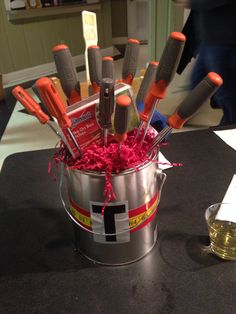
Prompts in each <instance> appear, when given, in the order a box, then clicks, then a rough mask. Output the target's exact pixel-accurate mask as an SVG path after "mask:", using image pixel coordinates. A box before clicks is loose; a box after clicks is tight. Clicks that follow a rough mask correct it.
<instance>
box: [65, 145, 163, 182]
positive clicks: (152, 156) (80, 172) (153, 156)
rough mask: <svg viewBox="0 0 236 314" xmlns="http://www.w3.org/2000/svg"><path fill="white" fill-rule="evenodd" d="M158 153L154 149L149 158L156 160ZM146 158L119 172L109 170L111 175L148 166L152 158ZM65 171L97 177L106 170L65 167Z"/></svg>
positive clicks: (103, 175) (136, 170)
mask: <svg viewBox="0 0 236 314" xmlns="http://www.w3.org/2000/svg"><path fill="white" fill-rule="evenodd" d="M158 155H159V149H157V150H155V151H154V152H153V153H152V155H151V156H150V157H149V158H150V159H153V160H158ZM150 159H147V160H145V161H144V162H143V163H141V164H140V165H137V166H136V167H135V168H134V167H132V168H128V169H125V170H122V171H119V172H111V174H110V175H111V176H112V177H116V176H123V175H128V174H131V173H134V172H138V171H140V170H142V169H144V168H146V167H148V166H149V165H150V164H152V163H154V162H153V160H150ZM65 170H66V171H67V172H74V173H79V174H84V175H90V176H97V177H105V176H106V172H105V171H102V172H97V171H92V170H80V169H72V168H65Z"/></svg>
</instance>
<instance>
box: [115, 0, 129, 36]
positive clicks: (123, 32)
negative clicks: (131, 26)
mask: <svg viewBox="0 0 236 314" xmlns="http://www.w3.org/2000/svg"><path fill="white" fill-rule="evenodd" d="M111 23H112V37H127V36H128V25H127V0H111Z"/></svg>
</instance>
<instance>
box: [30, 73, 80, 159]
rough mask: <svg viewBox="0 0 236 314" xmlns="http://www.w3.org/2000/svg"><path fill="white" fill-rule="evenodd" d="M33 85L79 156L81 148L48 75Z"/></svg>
mask: <svg viewBox="0 0 236 314" xmlns="http://www.w3.org/2000/svg"><path fill="white" fill-rule="evenodd" d="M35 85H36V87H37V89H38V91H39V93H40V96H41V97H42V99H43V102H44V103H45V105H46V106H47V108H48V111H49V112H50V114H51V115H52V116H53V117H55V118H56V119H57V121H58V124H59V126H60V127H61V128H62V129H66V130H67V132H68V135H69V137H70V138H71V140H72V142H73V143H74V145H75V147H76V149H77V151H78V153H79V156H82V151H81V148H80V146H79V144H78V143H77V141H76V139H75V137H74V134H73V132H72V131H71V129H70V128H71V120H70V118H69V117H68V115H67V113H66V109H65V106H64V104H63V101H62V99H61V98H60V95H59V94H58V92H57V90H56V89H55V87H54V85H53V84H52V82H51V80H50V79H49V78H48V77H42V78H40V79H38V80H37V81H36V83H35Z"/></svg>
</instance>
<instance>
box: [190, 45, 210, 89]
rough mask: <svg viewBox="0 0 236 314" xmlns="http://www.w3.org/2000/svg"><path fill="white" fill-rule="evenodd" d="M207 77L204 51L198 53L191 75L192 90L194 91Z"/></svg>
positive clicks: (200, 49) (200, 50)
mask: <svg viewBox="0 0 236 314" xmlns="http://www.w3.org/2000/svg"><path fill="white" fill-rule="evenodd" d="M206 75H207V72H206V66H205V55H204V49H202V48H201V47H200V48H199V51H198V56H197V60H196V62H195V64H194V67H193V69H192V72H191V75H190V89H191V90H192V89H193V88H194V87H195V86H196V85H197V84H198V83H200V81H201V80H202V79H203V78H204V77H205V76H206Z"/></svg>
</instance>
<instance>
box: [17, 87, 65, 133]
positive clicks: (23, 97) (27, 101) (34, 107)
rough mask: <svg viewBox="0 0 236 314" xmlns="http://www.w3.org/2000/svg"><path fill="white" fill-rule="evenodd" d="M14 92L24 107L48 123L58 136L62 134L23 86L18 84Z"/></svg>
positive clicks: (42, 122) (44, 122)
mask: <svg viewBox="0 0 236 314" xmlns="http://www.w3.org/2000/svg"><path fill="white" fill-rule="evenodd" d="M12 94H13V95H14V96H15V98H16V99H17V100H19V102H20V103H21V104H22V106H23V107H25V109H26V110H27V111H28V112H29V113H30V114H32V115H34V116H35V117H36V118H37V119H38V120H39V122H40V123H41V124H47V125H48V126H49V127H50V128H51V129H52V130H53V132H54V133H56V135H57V136H59V137H60V138H61V136H60V134H59V132H58V131H57V129H55V128H54V126H53V125H52V124H51V123H50V118H49V116H48V115H47V114H46V113H44V112H43V111H42V109H41V107H40V105H39V104H38V103H37V102H36V101H35V100H34V99H33V97H31V96H30V94H29V93H28V92H27V91H26V90H25V89H24V88H22V87H21V86H16V87H14V88H13V90H12Z"/></svg>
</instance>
